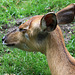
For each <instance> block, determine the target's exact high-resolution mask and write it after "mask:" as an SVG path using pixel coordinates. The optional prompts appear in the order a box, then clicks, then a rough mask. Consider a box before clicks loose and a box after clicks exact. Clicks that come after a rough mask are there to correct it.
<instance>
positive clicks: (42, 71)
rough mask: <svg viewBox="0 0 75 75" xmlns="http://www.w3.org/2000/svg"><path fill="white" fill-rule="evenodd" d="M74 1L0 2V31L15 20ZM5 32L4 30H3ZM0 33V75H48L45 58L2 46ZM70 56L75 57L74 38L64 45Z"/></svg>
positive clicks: (0, 33)
mask: <svg viewBox="0 0 75 75" xmlns="http://www.w3.org/2000/svg"><path fill="white" fill-rule="evenodd" d="M74 2H75V1H74V0H61V1H59V0H0V30H3V29H2V26H4V25H6V24H7V25H8V26H9V27H11V26H10V25H11V24H12V25H14V24H15V19H18V18H24V17H26V16H30V15H32V16H33V15H40V14H45V13H48V12H50V11H54V12H57V11H58V10H60V9H62V8H64V7H66V6H67V5H69V4H71V3H74ZM10 23H11V24H10ZM3 31H5V30H3ZM3 31H0V75H4V74H6V73H8V74H11V73H13V74H16V75H50V70H49V67H48V63H47V59H46V56H45V55H43V54H41V53H40V52H38V53H32V52H30V53H29V52H25V51H22V50H19V49H12V48H8V47H6V46H3V45H2V37H3V36H4V34H5V32H4V33H3ZM66 46H67V48H68V50H69V51H70V53H71V55H72V56H74V57H75V36H74V35H72V39H71V41H70V43H69V44H68V45H66Z"/></svg>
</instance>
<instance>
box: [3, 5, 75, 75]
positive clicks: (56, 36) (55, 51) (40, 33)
mask: <svg viewBox="0 0 75 75" xmlns="http://www.w3.org/2000/svg"><path fill="white" fill-rule="evenodd" d="M74 17H75V4H70V5H68V6H67V7H65V8H63V9H62V10H60V11H58V12H57V13H56V14H55V13H54V12H49V13H47V14H45V15H37V16H34V17H32V18H31V19H29V20H28V21H26V22H25V23H23V24H21V25H20V26H19V27H18V29H15V30H13V31H11V32H10V33H8V34H7V35H6V36H4V37H3V38H2V42H3V44H5V45H6V46H9V47H16V48H19V49H22V50H24V51H29V52H33V51H35V52H41V53H43V54H45V55H46V57H47V60H48V65H49V68H50V70H51V74H52V75H75V59H74V58H73V57H72V56H71V55H70V53H69V52H68V50H67V49H66V47H65V43H64V38H63V35H62V31H61V29H60V27H59V25H58V24H67V23H70V22H72V21H73V19H74Z"/></svg>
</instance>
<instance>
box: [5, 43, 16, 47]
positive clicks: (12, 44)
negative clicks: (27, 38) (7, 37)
mask: <svg viewBox="0 0 75 75" xmlns="http://www.w3.org/2000/svg"><path fill="white" fill-rule="evenodd" d="M6 46H15V44H14V43H13V44H6Z"/></svg>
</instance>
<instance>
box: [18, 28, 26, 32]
mask: <svg viewBox="0 0 75 75" xmlns="http://www.w3.org/2000/svg"><path fill="white" fill-rule="evenodd" d="M19 31H20V32H26V31H27V29H22V28H20V29H19Z"/></svg>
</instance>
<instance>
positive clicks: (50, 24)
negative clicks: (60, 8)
mask: <svg viewBox="0 0 75 75" xmlns="http://www.w3.org/2000/svg"><path fill="white" fill-rule="evenodd" d="M56 26H57V19H56V15H55V13H53V12H49V13H48V14H46V15H44V16H43V17H42V19H41V27H42V30H43V31H47V32H51V31H53V30H55V28H56Z"/></svg>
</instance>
